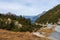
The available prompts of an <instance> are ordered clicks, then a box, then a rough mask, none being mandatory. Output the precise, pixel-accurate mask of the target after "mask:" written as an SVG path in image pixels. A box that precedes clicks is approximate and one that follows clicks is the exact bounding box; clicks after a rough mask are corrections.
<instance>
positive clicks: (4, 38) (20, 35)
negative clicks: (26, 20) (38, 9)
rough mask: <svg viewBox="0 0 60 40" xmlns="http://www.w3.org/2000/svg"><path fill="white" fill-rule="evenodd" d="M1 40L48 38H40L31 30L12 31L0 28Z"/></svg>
mask: <svg viewBox="0 0 60 40" xmlns="http://www.w3.org/2000/svg"><path fill="white" fill-rule="evenodd" d="M0 40H48V39H47V38H39V37H36V36H34V35H33V34H32V33H29V32H11V31H7V30H2V29H0Z"/></svg>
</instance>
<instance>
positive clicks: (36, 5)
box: [0, 0, 59, 15]
mask: <svg viewBox="0 0 60 40" xmlns="http://www.w3.org/2000/svg"><path fill="white" fill-rule="evenodd" d="M58 3H59V1H57V0H9V1H8V0H0V5H1V6H0V12H12V13H15V14H17V15H37V14H39V13H41V12H43V11H44V10H49V9H51V8H52V7H53V6H55V5H57V4H58Z"/></svg>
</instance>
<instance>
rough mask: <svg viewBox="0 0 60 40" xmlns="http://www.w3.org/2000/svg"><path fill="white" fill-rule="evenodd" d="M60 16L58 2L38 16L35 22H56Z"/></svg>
mask: <svg viewBox="0 0 60 40" xmlns="http://www.w3.org/2000/svg"><path fill="white" fill-rule="evenodd" d="M59 18H60V4H59V5H57V6H56V7H54V8H52V9H50V10H48V11H47V12H46V13H45V14H44V15H42V16H40V17H39V18H38V19H37V20H36V22H37V23H46V22H49V23H51V22H52V23H57V21H58V19H59Z"/></svg>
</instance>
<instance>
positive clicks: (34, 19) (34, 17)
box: [24, 11, 46, 23]
mask: <svg viewBox="0 0 60 40" xmlns="http://www.w3.org/2000/svg"><path fill="white" fill-rule="evenodd" d="M45 12H46V11H44V12H42V13H41V14H38V15H36V16H24V17H25V18H29V19H30V20H31V22H32V23H34V22H35V21H36V20H37V19H38V18H39V17H40V16H42V15H43V14H45Z"/></svg>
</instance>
